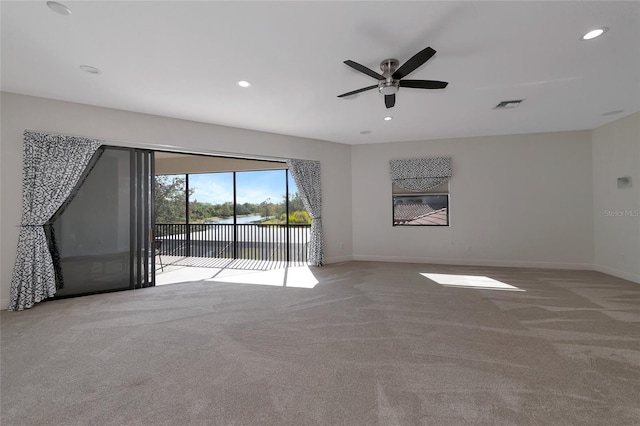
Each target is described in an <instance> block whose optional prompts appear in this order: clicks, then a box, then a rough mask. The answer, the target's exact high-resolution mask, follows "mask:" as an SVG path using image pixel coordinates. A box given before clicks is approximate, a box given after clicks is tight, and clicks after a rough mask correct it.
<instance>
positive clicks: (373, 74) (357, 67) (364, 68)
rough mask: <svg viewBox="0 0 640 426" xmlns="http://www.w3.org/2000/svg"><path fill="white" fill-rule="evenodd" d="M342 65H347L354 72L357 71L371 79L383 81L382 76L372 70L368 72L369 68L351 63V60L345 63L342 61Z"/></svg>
mask: <svg viewBox="0 0 640 426" xmlns="http://www.w3.org/2000/svg"><path fill="white" fill-rule="evenodd" d="M344 63H345V64H347V65H349V66H350V67H351V68H353V69H354V70H358V71H360V72H361V73H364V74H366V75H368V76H370V77H373V78H375V79H377V80H384V79H385V78H384V76H383V75H381V74H378V73H377V72H375V71H373V70H370V69H369V68H367V67H365V66H364V65H360V64H359V63H357V62H353V61H351V60H347V61H344Z"/></svg>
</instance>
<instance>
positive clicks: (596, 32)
mask: <svg viewBox="0 0 640 426" xmlns="http://www.w3.org/2000/svg"><path fill="white" fill-rule="evenodd" d="M608 30H609V28H607V27H600V28H596V29H595V30H591V31H589V32H588V33H586V34H585V35H583V36H582V37H581V38H582V40H593V39H594V38H596V37H600V36H601V35H602V34H604V33H606V32H607V31H608Z"/></svg>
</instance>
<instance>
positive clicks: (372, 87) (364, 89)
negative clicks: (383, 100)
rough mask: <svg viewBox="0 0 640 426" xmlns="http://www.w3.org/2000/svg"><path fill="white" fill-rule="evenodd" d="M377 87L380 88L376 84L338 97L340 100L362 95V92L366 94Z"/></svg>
mask: <svg viewBox="0 0 640 426" xmlns="http://www.w3.org/2000/svg"><path fill="white" fill-rule="evenodd" d="M376 87H378V85H377V84H374V85H373V86H369V87H363V88H362V89H358V90H354V91H353V92H347V93H343V94H342V95H338V97H339V98H344V97H345V96H351V95H355V94H357V93H360V92H365V91H367V90H371V89H375V88H376Z"/></svg>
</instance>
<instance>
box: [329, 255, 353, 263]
mask: <svg viewBox="0 0 640 426" xmlns="http://www.w3.org/2000/svg"><path fill="white" fill-rule="evenodd" d="M350 260H354V259H353V256H335V257H328V258H326V259H325V260H324V263H325V264H327V265H328V264H330V263H340V262H348V261H350Z"/></svg>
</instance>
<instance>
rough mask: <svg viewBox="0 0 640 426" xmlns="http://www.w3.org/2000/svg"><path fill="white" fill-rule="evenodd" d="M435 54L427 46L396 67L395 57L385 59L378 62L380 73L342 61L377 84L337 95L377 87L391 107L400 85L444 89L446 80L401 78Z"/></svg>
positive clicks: (386, 103)
mask: <svg viewBox="0 0 640 426" xmlns="http://www.w3.org/2000/svg"><path fill="white" fill-rule="evenodd" d="M435 54H436V51H435V50H433V49H432V48H430V47H427V48H426V49H423V50H421V51H420V52H418V53H416V54H415V55H413V57H411V59H409V60H408V61H407V62H405V63H404V64H402V66H401V67H400V68H398V65H399V62H398V60H397V59H385V60H384V61H382V62H380V69H381V70H382V74H378V73H377V72H375V71H373V70H371V69H369V68H367V67H365V66H364V65H360V64H359V63H357V62H354V61H351V60H347V61H344V63H345V64H347V65H349V66H350V67H351V68H353V69H355V70H357V71H360V72H361V73H364V74H366V75H368V76H370V77H373V78H375V79H377V80H378V84H375V85H373V86H369V87H363V88H362V89H358V90H354V91H353V92H347V93H343V94H342V95H339V96H338V97H339V98H344V97H346V96H351V95H355V94H357V93H361V92H366V91H367V90H371V89H375V88H376V87H377V88H378V91H379V92H380V93H382V94H383V95H384V104H385V105H386V107H387V108H393V106H394V105H395V104H396V92H397V91H398V89H400V88H401V87H411V88H413V89H444V88H445V87H447V84H449V83H447V82H446V81H436V80H402V79H403V78H404V77H406V76H407V75H409V74H411V73H412V72H413V71H415V70H416V68H418V67H419V66H420V65H422V64H424V63H425V62H427V61H428V60H429V59H431V57H432V56H433V55H435Z"/></svg>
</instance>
